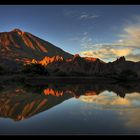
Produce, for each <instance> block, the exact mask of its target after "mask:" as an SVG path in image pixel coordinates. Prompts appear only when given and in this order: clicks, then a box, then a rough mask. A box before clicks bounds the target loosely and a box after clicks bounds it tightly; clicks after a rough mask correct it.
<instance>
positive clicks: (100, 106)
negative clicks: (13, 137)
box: [0, 83, 140, 135]
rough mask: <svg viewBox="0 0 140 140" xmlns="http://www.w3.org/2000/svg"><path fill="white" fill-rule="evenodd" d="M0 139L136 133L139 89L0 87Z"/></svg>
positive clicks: (115, 86) (109, 86) (134, 86)
mask: <svg viewBox="0 0 140 140" xmlns="http://www.w3.org/2000/svg"><path fill="white" fill-rule="evenodd" d="M0 134H6V135H7V134H34V135H35V134H45V135H47V134H53V135H54V134H100V135H101V134H140V84H139V83H127V84H125V83H115V84H101V83H100V84H99V83H98V84H92V83H90V84H55V85H54V84H48V83H46V84H44V85H42V86H37V85H36V86H29V85H25V84H19V83H10V84H6V85H2V86H1V88H0Z"/></svg>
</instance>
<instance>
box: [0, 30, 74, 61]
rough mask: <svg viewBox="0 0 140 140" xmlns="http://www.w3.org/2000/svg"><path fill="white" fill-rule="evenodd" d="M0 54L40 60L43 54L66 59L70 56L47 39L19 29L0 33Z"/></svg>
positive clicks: (16, 58) (14, 57)
mask: <svg viewBox="0 0 140 140" xmlns="http://www.w3.org/2000/svg"><path fill="white" fill-rule="evenodd" d="M0 54H1V57H2V58H12V59H15V60H22V59H36V60H40V59H42V58H43V57H45V56H49V57H50V56H56V55H59V56H62V57H63V58H66V59H67V58H71V57H72V55H71V54H69V53H67V52H65V51H63V50H62V49H60V48H58V47H56V46H55V45H53V44H51V43H49V42H48V41H44V40H42V39H40V38H38V37H36V36H34V35H32V34H31V33H28V32H24V31H22V30H20V29H14V30H12V31H10V32H1V33H0Z"/></svg>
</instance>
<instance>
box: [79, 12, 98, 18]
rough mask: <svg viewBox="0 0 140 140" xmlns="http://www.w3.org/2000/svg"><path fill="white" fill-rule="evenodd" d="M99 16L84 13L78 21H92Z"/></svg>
mask: <svg viewBox="0 0 140 140" xmlns="http://www.w3.org/2000/svg"><path fill="white" fill-rule="evenodd" d="M98 17H99V15H96V14H88V13H84V14H81V15H80V16H79V19H81V20H87V19H94V18H98Z"/></svg>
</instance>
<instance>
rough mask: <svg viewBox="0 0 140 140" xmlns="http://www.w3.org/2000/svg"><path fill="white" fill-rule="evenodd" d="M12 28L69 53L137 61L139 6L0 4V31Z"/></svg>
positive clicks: (109, 59) (139, 23) (139, 30)
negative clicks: (122, 57)
mask: <svg viewBox="0 0 140 140" xmlns="http://www.w3.org/2000/svg"><path fill="white" fill-rule="evenodd" d="M14 28H20V29H21V30H23V31H27V32H30V33H32V34H34V35H36V36H38V37H40V38H42V39H44V40H47V41H49V42H51V43H53V44H55V45H56V46H58V47H60V48H62V49H64V50H65V51H68V52H70V53H72V54H76V53H79V54H80V55H81V56H91V57H99V58H100V59H103V60H105V61H113V60H115V59H116V58H117V57H120V56H122V55H124V56H126V58H127V59H129V60H133V61H139V60H140V55H139V54H140V50H139V49H140V45H139V44H140V41H139V40H140V39H139V38H140V6H139V5H133V6H132V5H15V6H14V5H9V6H8V5H6V6H4V5H1V6H0V32H4V31H10V30H12V29H14Z"/></svg>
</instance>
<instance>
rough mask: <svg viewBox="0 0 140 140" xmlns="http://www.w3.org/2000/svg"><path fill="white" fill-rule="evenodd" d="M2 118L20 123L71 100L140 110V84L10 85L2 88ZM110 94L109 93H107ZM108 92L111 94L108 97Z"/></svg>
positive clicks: (0, 101) (0, 107)
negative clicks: (139, 108)
mask: <svg viewBox="0 0 140 140" xmlns="http://www.w3.org/2000/svg"><path fill="white" fill-rule="evenodd" d="M0 90H1V91H0V117H4V118H11V119H13V120H15V121H20V120H23V119H26V118H29V117H31V116H34V115H36V114H38V113H40V112H43V111H46V110H48V109H50V108H52V107H54V106H56V105H58V104H60V103H62V102H63V101H65V100H68V99H70V98H73V97H74V98H76V99H79V101H83V102H88V103H93V108H94V107H95V106H96V107H98V109H99V108H101V107H102V108H104V109H105V108H119V107H121V106H122V107H123V108H124V107H127V108H128V107H129V108H130V107H133V106H135V107H140V103H139V100H140V94H139V93H140V84H139V83H126V84H124V83H117V84H94V85H92V84H69V85H65V84H55V85H54V84H46V85H45V86H37V85H35V86H30V85H26V84H16V83H15V84H7V85H2V86H1V88H0ZM107 91H109V92H107ZM106 92H107V93H106Z"/></svg>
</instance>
